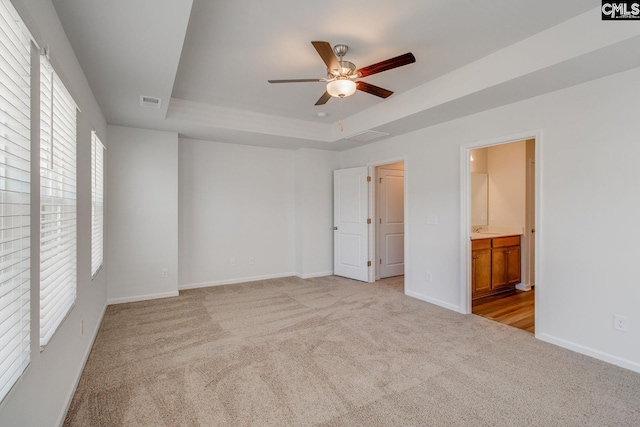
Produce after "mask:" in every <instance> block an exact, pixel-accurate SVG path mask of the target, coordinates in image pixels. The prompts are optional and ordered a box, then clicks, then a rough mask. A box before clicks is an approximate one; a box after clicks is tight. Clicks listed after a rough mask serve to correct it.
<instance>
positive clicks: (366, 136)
mask: <svg viewBox="0 0 640 427" xmlns="http://www.w3.org/2000/svg"><path fill="white" fill-rule="evenodd" d="M383 136H389V134H388V133H385V132H378V131H375V130H365V131H364V132H360V133H357V134H355V135H351V136H350V137H349V138H345V139H346V140H347V141H355V142H369V141H373V140H374V139H378V138H382V137H383Z"/></svg>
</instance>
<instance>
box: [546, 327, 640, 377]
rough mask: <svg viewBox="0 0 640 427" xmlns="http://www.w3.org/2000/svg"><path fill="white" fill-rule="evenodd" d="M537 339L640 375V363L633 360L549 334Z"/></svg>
mask: <svg viewBox="0 0 640 427" xmlns="http://www.w3.org/2000/svg"><path fill="white" fill-rule="evenodd" d="M536 338H538V339H539V340H541V341H545V342H548V343H550V344H554V345H557V346H558V347H562V348H566V349H567V350H571V351H575V352H576V353H580V354H584V355H587V356H591V357H593V358H595V359H599V360H602V361H605V362H607V363H611V364H612V365H616V366H620V367H621V368H625V369H629V370H630V371H634V372H638V373H640V363H637V362H633V361H631V360H627V359H623V358H621V357H618V356H614V355H613V354H609V353H605V352H603V351H600V350H596V349H593V348H591V347H586V346H584V345H581V344H576V343H574V342H571V341H567V340H564V339H562V338H558V337H554V336H552V335H549V334H544V333H542V334H536Z"/></svg>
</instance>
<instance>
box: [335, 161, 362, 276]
mask: <svg viewBox="0 0 640 427" xmlns="http://www.w3.org/2000/svg"><path fill="white" fill-rule="evenodd" d="M368 203H369V194H368V183H367V167H366V166H362V167H358V168H350V169H340V170H336V171H334V172H333V220H334V231H333V248H334V250H333V257H334V259H333V272H334V274H335V275H336V276H343V277H348V278H350V279H355V280H362V281H363V282H366V281H368V279H369V266H368V259H367V258H368V253H369V235H368V225H367V218H368Z"/></svg>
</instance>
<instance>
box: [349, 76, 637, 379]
mask: <svg viewBox="0 0 640 427" xmlns="http://www.w3.org/2000/svg"><path fill="white" fill-rule="evenodd" d="M639 80H640V69H633V70H631V71H628V72H624V73H620V74H616V75H612V76H609V77H606V78H603V79H599V80H595V81H592V82H589V83H585V84H581V85H578V86H574V87H571V88H568V89H565V90H561V91H557V92H554V93H550V94H547V95H544V96H540V97H536V98H532V99H530V100H526V101H522V102H519V103H516V104H512V105H508V106H505V107H501V108H497V109H493V110H489V111H486V112H483V113H480V114H475V115H472V116H468V117H465V118H462V119H458V120H454V121H451V122H448V123H444V124H441V125H437V126H433V127H430V128H426V129H422V130H419V131H416V132H413V133H411V134H406V135H402V136H399V137H396V138H392V139H389V140H385V141H380V142H378V143H374V144H371V145H367V146H364V147H361V148H357V149H353V150H349V151H347V152H345V153H343V158H342V167H349V166H357V165H363V164H366V163H368V162H376V161H379V160H380V159H386V158H397V157H400V156H406V157H407V158H408V161H407V163H406V176H407V183H408V208H409V213H408V227H409V230H410V232H409V233H408V234H407V236H406V238H407V240H408V253H407V254H406V261H407V268H406V276H405V291H406V293H407V294H409V295H412V296H415V297H418V298H421V299H424V300H427V301H431V302H434V303H437V304H440V305H442V306H445V307H448V308H451V309H455V310H459V311H466V308H465V307H462V306H461V302H462V301H464V298H462V295H461V290H462V289H463V288H464V289H466V284H465V283H462V277H463V275H462V272H461V268H460V265H461V262H460V255H461V253H462V252H463V248H461V236H460V232H461V226H462V224H461V182H460V179H461V178H460V176H461V172H460V164H461V160H462V159H461V156H462V154H461V153H462V152H463V151H462V150H461V146H462V145H465V144H470V143H473V142H477V141H494V140H495V139H497V138H508V137H509V136H511V135H517V134H522V133H525V132H530V131H532V130H533V131H535V130H540V131H541V135H542V136H541V138H540V140H539V141H536V151H537V154H538V155H539V157H538V161H537V163H536V167H537V168H538V171H539V172H540V174H539V175H540V176H539V179H540V180H539V181H538V182H539V183H540V184H541V187H540V188H539V195H540V198H539V199H538V201H537V202H538V209H539V211H538V212H539V214H540V215H539V216H538V217H537V223H536V238H537V251H538V252H537V256H536V262H537V274H536V310H537V312H536V336H537V337H539V338H541V339H543V340H546V341H550V342H553V343H556V344H559V345H562V346H564V347H567V348H571V349H573V350H576V351H579V352H582V353H586V354H589V355H592V356H595V357H598V358H601V359H604V360H607V361H610V362H612V363H615V364H618V365H620V366H624V367H627V368H629V369H633V370H635V371H638V372H640V344H638V343H640V315H638V310H637V301H640V286H638V285H637V283H638V280H637V279H636V277H637V271H636V270H637V269H636V268H635V266H636V265H637V257H638V249H637V242H638V241H640V228H639V227H638V226H637V213H638V211H640V198H638V197H636V196H635V188H636V186H637V185H636V183H637V182H640V168H638V167H637V162H638V159H639V158H640V144H638V143H637V132H636V130H635V128H634V127H633V126H631V125H630V124H631V123H634V122H635V121H636V119H637V117H636V115H637V111H639V110H640V85H638V84H637V82H638V81H639ZM612 88H621V89H622V88H624V90H612ZM429 215H435V216H437V221H438V223H437V224H436V225H427V224H426V218H427V216H429ZM427 271H430V272H431V273H432V276H433V281H431V282H428V281H427V280H426V273H427ZM615 313H617V314H621V315H624V316H628V321H629V332H628V333H622V332H618V331H615V330H613V327H612V326H613V315H614V314H615Z"/></svg>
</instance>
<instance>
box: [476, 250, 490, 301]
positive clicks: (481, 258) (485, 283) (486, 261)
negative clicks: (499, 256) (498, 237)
mask: <svg viewBox="0 0 640 427" xmlns="http://www.w3.org/2000/svg"><path fill="white" fill-rule="evenodd" d="M471 289H472V296H473V297H475V296H476V295H477V294H482V293H486V292H488V291H490V290H491V249H480V250H475V251H473V252H472V253H471Z"/></svg>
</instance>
